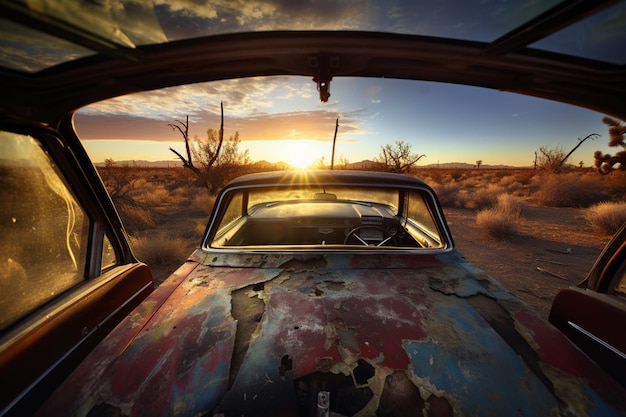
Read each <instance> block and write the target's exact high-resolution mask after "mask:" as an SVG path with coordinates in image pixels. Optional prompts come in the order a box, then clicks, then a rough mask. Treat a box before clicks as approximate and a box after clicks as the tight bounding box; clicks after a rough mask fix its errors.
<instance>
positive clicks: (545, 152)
mask: <svg viewBox="0 0 626 417" xmlns="http://www.w3.org/2000/svg"><path fill="white" fill-rule="evenodd" d="M565 155H566V153H565V150H563V148H562V147H561V146H557V147H554V148H548V147H547V146H542V147H540V148H539V154H537V156H536V161H537V165H536V166H537V167H538V168H540V169H543V170H544V171H549V172H559V171H560V170H561V168H562V167H563V160H564V158H565Z"/></svg>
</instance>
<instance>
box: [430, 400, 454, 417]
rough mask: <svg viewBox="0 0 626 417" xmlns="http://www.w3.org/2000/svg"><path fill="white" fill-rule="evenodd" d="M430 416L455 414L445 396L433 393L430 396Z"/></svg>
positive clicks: (441, 416) (445, 416)
mask: <svg viewBox="0 0 626 417" xmlns="http://www.w3.org/2000/svg"><path fill="white" fill-rule="evenodd" d="M427 415H428V417H452V416H453V415H454V411H453V410H452V406H451V405H450V403H449V402H448V400H446V399H445V398H443V397H437V396H436V395H431V396H430V397H428V413H427Z"/></svg>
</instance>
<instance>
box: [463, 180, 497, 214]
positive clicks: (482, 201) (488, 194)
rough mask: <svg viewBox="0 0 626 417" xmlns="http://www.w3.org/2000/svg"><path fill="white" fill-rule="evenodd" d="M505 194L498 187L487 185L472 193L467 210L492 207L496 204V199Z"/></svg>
mask: <svg viewBox="0 0 626 417" xmlns="http://www.w3.org/2000/svg"><path fill="white" fill-rule="evenodd" d="M504 192H505V190H504V188H502V187H500V186H499V185H495V184H489V185H487V186H486V187H481V188H478V189H477V190H474V191H473V192H472V196H471V199H470V200H469V201H468V202H467V205H468V206H469V207H468V208H475V209H477V210H481V209H485V208H488V207H493V206H495V205H496V204H497V203H498V197H499V196H500V195H501V194H503V193H504Z"/></svg>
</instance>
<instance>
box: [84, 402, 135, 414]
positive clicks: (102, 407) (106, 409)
mask: <svg viewBox="0 0 626 417" xmlns="http://www.w3.org/2000/svg"><path fill="white" fill-rule="evenodd" d="M87 417H127V416H126V414H123V413H122V409H121V408H119V407H115V406H113V405H111V404H106V403H100V404H98V405H96V406H94V407H93V408H92V409H91V410H89V412H88V413H87Z"/></svg>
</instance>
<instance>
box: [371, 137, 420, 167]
mask: <svg viewBox="0 0 626 417" xmlns="http://www.w3.org/2000/svg"><path fill="white" fill-rule="evenodd" d="M380 148H381V153H380V155H379V160H380V162H382V163H383V164H384V165H385V166H386V167H387V169H388V170H389V171H391V172H399V173H401V172H409V171H410V170H411V168H412V167H413V165H415V164H416V163H417V161H419V160H420V159H422V158H424V157H425V156H426V155H424V154H422V155H418V154H414V153H412V152H411V144H410V143H406V142H404V141H396V143H395V144H394V145H390V144H387V145H385V146H381V147H380Z"/></svg>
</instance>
